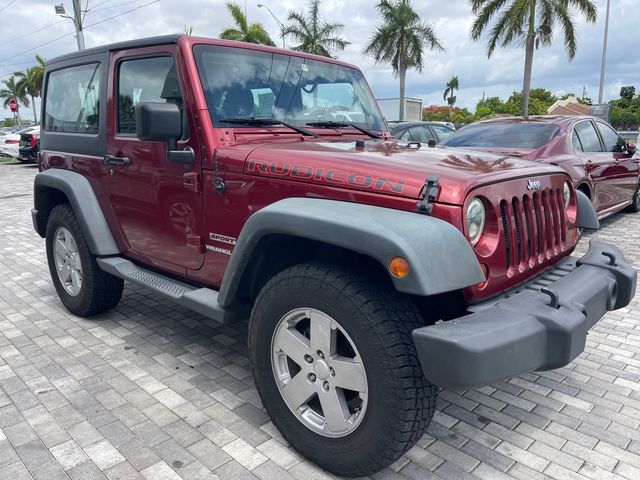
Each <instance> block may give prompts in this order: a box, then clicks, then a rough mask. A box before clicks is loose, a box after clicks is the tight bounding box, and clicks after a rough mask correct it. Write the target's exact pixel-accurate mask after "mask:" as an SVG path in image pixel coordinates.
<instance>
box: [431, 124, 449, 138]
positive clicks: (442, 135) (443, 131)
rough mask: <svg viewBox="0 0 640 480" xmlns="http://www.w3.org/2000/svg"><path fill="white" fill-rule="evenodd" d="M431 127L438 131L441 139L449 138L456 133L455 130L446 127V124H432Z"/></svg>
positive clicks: (437, 133)
mask: <svg viewBox="0 0 640 480" xmlns="http://www.w3.org/2000/svg"><path fill="white" fill-rule="evenodd" d="M431 128H433V130H434V131H435V132H436V135H438V138H439V139H440V141H442V140H444V139H446V138H449V137H450V136H451V135H453V134H454V133H455V130H451V129H450V128H447V127H445V126H444V125H431Z"/></svg>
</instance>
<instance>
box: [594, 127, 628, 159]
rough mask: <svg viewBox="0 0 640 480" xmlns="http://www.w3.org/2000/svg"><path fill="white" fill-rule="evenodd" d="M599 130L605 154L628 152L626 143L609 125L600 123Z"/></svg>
mask: <svg viewBox="0 0 640 480" xmlns="http://www.w3.org/2000/svg"><path fill="white" fill-rule="evenodd" d="M598 130H600V135H601V136H602V143H604V151H605V152H613V153H621V152H624V151H625V150H626V143H625V141H624V140H622V138H620V136H619V135H618V134H617V133H616V132H615V130H614V129H613V128H611V127H610V126H609V125H606V124H604V123H602V122H598Z"/></svg>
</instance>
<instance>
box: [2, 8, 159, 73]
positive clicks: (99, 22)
mask: <svg viewBox="0 0 640 480" xmlns="http://www.w3.org/2000/svg"><path fill="white" fill-rule="evenodd" d="M159 1H160V0H153V1H152V2H149V3H145V4H144V5H140V6H138V7H135V8H132V9H130V10H125V11H124V12H121V13H118V14H117V15H113V16H112V17H109V18H105V19H104V20H100V21H98V22H95V23H92V24H90V25H85V27H84V28H89V27H93V26H95V25H99V24H101V23H104V22H106V21H108V20H111V19H113V18H117V17H121V16H122V15H125V14H127V13H130V12H133V11H135V10H139V9H141V8H143V7H147V6H149V5H153V4H154V3H158V2H159ZM0 61H2V60H0Z"/></svg>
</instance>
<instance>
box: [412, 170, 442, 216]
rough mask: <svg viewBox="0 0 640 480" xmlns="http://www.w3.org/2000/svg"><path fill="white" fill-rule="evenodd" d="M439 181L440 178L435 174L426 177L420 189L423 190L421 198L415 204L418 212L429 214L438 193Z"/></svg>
mask: <svg viewBox="0 0 640 480" xmlns="http://www.w3.org/2000/svg"><path fill="white" fill-rule="evenodd" d="M439 181H440V178H439V177H437V176H435V175H433V176H430V177H427V181H426V182H425V184H424V187H422V191H423V192H424V194H423V196H422V200H420V201H419V202H418V203H417V204H416V208H417V209H418V212H419V213H424V214H425V215H430V214H431V210H433V202H434V201H435V200H437V199H438V193H440V183H439Z"/></svg>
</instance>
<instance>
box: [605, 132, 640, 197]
mask: <svg viewBox="0 0 640 480" xmlns="http://www.w3.org/2000/svg"><path fill="white" fill-rule="evenodd" d="M596 125H597V127H598V131H599V132H600V138H601V139H602V144H603V146H604V148H603V150H604V152H605V153H606V154H608V155H609V156H610V157H611V160H612V162H613V168H612V169H611V175H612V176H613V184H614V186H615V191H614V193H615V195H616V203H618V204H620V203H629V202H630V201H631V200H632V198H633V195H634V193H635V191H636V188H637V186H638V157H637V156H636V155H631V156H630V155H629V154H628V153H627V142H625V141H624V140H623V139H622V138H621V137H620V135H618V134H617V133H616V131H615V130H614V129H613V128H611V127H610V126H609V125H607V124H606V123H604V122H599V121H596Z"/></svg>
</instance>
